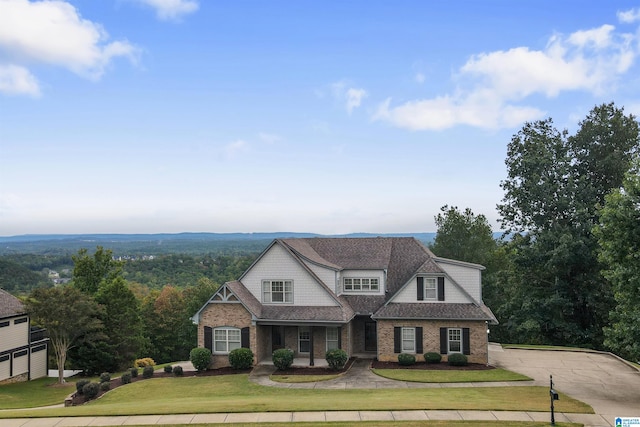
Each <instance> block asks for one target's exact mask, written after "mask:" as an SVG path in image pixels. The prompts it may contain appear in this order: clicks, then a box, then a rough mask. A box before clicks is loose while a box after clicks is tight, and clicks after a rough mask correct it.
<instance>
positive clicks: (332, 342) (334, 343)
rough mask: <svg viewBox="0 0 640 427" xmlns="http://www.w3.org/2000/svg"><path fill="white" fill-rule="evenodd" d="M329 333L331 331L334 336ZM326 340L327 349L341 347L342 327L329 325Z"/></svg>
mask: <svg viewBox="0 0 640 427" xmlns="http://www.w3.org/2000/svg"><path fill="white" fill-rule="evenodd" d="M329 333H331V335H332V336H329ZM334 333H335V337H334V336H333V334H334ZM326 342H327V351H329V350H336V349H338V348H340V346H339V343H340V329H339V328H337V327H330V326H327V332H326Z"/></svg>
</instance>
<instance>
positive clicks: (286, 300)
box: [262, 280, 293, 304]
mask: <svg viewBox="0 0 640 427" xmlns="http://www.w3.org/2000/svg"><path fill="white" fill-rule="evenodd" d="M274 285H275V286H276V288H275V289H276V290H275V291H274ZM280 286H282V290H280ZM278 294H282V301H278V300H279V299H280V296H279V295H278ZM274 295H275V296H276V301H274ZM262 302H263V303H265V304H293V280H263V281H262Z"/></svg>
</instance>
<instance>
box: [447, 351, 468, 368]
mask: <svg viewBox="0 0 640 427" xmlns="http://www.w3.org/2000/svg"><path fill="white" fill-rule="evenodd" d="M447 362H448V363H449V365H451V366H467V364H468V363H469V362H468V361H467V356H465V355H464V354H462V353H453V354H450V355H449V357H448V358H447Z"/></svg>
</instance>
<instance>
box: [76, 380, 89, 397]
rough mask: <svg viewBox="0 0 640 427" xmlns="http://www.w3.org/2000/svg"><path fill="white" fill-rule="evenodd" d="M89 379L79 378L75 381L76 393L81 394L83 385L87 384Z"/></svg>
mask: <svg viewBox="0 0 640 427" xmlns="http://www.w3.org/2000/svg"><path fill="white" fill-rule="evenodd" d="M90 382H91V381H89V380H79V381H77V382H76V393H78V394H80V395H82V394H83V389H84V386H86V385H87V384H89V383H90Z"/></svg>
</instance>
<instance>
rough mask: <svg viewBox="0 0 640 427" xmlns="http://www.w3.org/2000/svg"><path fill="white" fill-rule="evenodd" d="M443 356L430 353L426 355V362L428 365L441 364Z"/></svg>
mask: <svg viewBox="0 0 640 427" xmlns="http://www.w3.org/2000/svg"><path fill="white" fill-rule="evenodd" d="M441 360H442V356H441V355H440V353H436V352H429V353H425V354H424V361H425V362H427V363H440V361H441Z"/></svg>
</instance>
